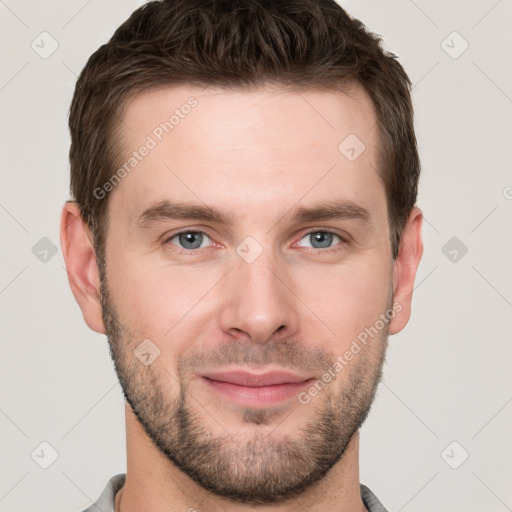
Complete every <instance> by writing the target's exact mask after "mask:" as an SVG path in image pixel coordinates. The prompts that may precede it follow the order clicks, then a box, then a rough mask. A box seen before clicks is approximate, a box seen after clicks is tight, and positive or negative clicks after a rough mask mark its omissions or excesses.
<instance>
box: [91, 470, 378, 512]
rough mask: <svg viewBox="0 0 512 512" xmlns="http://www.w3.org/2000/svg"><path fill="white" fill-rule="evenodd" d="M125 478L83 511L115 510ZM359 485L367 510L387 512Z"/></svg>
mask: <svg viewBox="0 0 512 512" xmlns="http://www.w3.org/2000/svg"><path fill="white" fill-rule="evenodd" d="M125 480H126V473H119V474H118V475H115V476H113V477H112V478H111V479H110V480H109V481H108V483H107V486H106V487H105V489H104V491H103V493H102V494H101V496H100V497H99V498H98V500H97V501H96V502H95V503H93V504H92V505H91V506H90V507H89V508H87V509H85V510H84V511H83V512H98V511H99V510H100V511H101V512H115V511H114V503H115V501H114V500H115V497H116V493H117V491H119V489H121V487H122V486H123V485H124V482H125ZM359 487H360V488H361V499H362V500H363V503H364V506H365V507H366V508H367V509H368V510H369V512H387V510H386V508H384V505H382V503H381V502H380V501H379V500H378V499H377V496H375V494H373V492H372V491H371V490H370V489H369V488H368V487H366V485H363V484H359Z"/></svg>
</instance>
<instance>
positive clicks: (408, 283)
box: [389, 207, 423, 334]
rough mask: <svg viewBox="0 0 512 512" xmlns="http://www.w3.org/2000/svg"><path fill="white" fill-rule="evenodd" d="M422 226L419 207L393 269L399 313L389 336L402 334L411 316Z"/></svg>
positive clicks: (421, 249) (411, 220)
mask: <svg viewBox="0 0 512 512" xmlns="http://www.w3.org/2000/svg"><path fill="white" fill-rule="evenodd" d="M422 224H423V213H422V212H421V210H420V209H419V208H418V207H414V208H413V209H412V212H411V214H410V215H409V219H408V220H407V224H406V226H405V228H404V231H403V233H402V239H401V242H400V250H399V252H398V256H397V258H396V260H395V263H394V267H393V291H394V303H396V304H397V307H396V311H397V313H396V314H395V316H394V317H393V319H392V320H391V322H390V324H389V334H396V333H398V332H400V331H401V330H402V329H403V328H404V327H405V326H406V325H407V322H408V321H409V318H410V316H411V301H412V291H413V288H414V278H415V277H416V270H417V269H418V265H419V264H420V260H421V256H422V254H423V241H422V239H421V227H422Z"/></svg>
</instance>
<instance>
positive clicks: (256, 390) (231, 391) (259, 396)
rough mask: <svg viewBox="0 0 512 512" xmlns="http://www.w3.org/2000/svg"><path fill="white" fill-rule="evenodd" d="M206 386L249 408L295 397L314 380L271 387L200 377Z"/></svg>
mask: <svg viewBox="0 0 512 512" xmlns="http://www.w3.org/2000/svg"><path fill="white" fill-rule="evenodd" d="M202 380H203V381H204V382H205V383H206V385H207V386H208V387H209V388H210V389H213V390H214V391H216V392H217V393H220V394H221V395H223V396H225V397H227V398H229V399H230V400H231V401H233V402H235V403H237V404H239V405H244V406H249V407H265V406H269V405H274V404H277V403H279V402H282V401H284V400H289V399H290V398H293V397H296V396H297V394H298V393H300V391H302V390H303V389H304V388H306V387H308V386H309V385H310V384H311V383H312V382H313V381H314V379H309V380H306V381H302V382H287V383H285V384H274V385H272V386H260V387H251V386H239V385H238V384H232V383H231V382H221V381H217V380H212V379H208V378H206V377H202Z"/></svg>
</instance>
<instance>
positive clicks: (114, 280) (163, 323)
mask: <svg viewBox="0 0 512 512" xmlns="http://www.w3.org/2000/svg"><path fill="white" fill-rule="evenodd" d="M148 260H149V259H148ZM116 261H117V262H118V263H117V265H116V268H115V270H114V271H113V272H111V273H110V274H109V287H110V291H111V295H112V301H113V304H114V305H115V308H116V310H117V312H118V314H119V316H120V318H122V319H124V321H125V322H126V323H127V325H128V326H129V327H130V329H131V331H132V332H136V333H137V334H138V335H139V336H143V337H147V338H149V339H154V340H155V341H156V340H160V341H162V342H165V341H166V340H171V339H172V340H173V344H174V343H175V342H179V340H180V339H181V338H180V336H176V335H177V334H178V333H180V332H181V333H182V332H183V329H186V328H187V327H186V326H187V325H188V324H189V322H190V321H193V319H194V312H195V306H196V305H197V306H200V305H199V302H200V301H201V300H202V298H203V297H204V296H205V294H207V292H208V290H209V289H210V288H212V287H213V286H214V284H215V282H217V281H218V276H217V275H216V274H215V272H204V271H203V272H198V271H197V270H194V269H192V268H190V267H189V268H187V267H186V266H185V265H183V266H181V267H179V266H166V265H161V264H152V263H151V262H150V261H146V263H145V264H144V263H143V262H144V261H145V258H144V257H143V256H142V255H140V256H138V255H135V254H133V255H129V254H128V255H127V254H125V255H122V254H119V258H118V259H117V260H116ZM212 274H215V275H212ZM198 310H200V307H199V308H198Z"/></svg>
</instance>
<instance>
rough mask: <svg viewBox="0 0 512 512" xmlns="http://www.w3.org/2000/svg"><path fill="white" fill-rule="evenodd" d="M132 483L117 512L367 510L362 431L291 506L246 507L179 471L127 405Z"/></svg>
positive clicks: (118, 499)
mask: <svg viewBox="0 0 512 512" xmlns="http://www.w3.org/2000/svg"><path fill="white" fill-rule="evenodd" d="M125 412H126V447H127V471H126V482H125V484H124V486H123V488H122V489H120V490H119V492H118V493H117V494H116V498H115V512H164V511H165V512H177V511H182V510H187V511H190V512H194V511H195V512H200V511H202V510H208V511H209V512H247V511H249V510H251V511H252V510H259V511H260V512H267V511H268V512H291V511H296V510H297V509H298V508H299V509H301V510H308V512H319V511H325V510H335V511H336V512H354V511H362V512H366V508H365V507H364V505H363V502H362V500H361V494H360V488H359V432H356V434H355V435H354V436H353V438H352V440H351V441H350V443H349V445H348V447H347V449H346V451H345V453H344V455H343V457H342V459H341V460H340V461H338V463H337V464H335V465H334V466H333V467H332V469H331V470H330V471H329V472H328V473H327V475H326V476H325V477H324V478H323V479H322V480H321V481H319V482H317V483H316V484H314V485H312V486H311V487H309V488H307V489H306V490H305V491H304V492H303V493H302V494H300V495H299V496H297V497H296V498H293V499H291V500H290V501H289V502H286V503H280V504H267V505H246V504H243V503H238V502H233V501H230V500H228V499H227V498H224V497H219V496H217V495H215V494H212V493H211V492H209V491H207V490H205V489H204V488H203V487H201V486H200V485H199V484H197V483H196V482H195V481H194V480H192V479H191V478H190V477H189V476H188V475H186V474H185V473H183V472H182V471H181V470H179V469H178V468H177V467H176V466H175V465H174V464H173V463H172V462H170V461H169V460H168V459H167V458H166V457H165V455H163V454H162V453H161V452H160V451H159V450H158V448H157V447H156V446H155V445H154V444H153V442H152V441H151V439H149V438H148V436H147V435H146V433H145V432H144V430H143V428H142V426H141V425H140V423H139V421H138V419H137V418H136V417H135V415H134V414H133V412H132V411H131V408H130V407H129V405H128V404H126V409H125Z"/></svg>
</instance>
